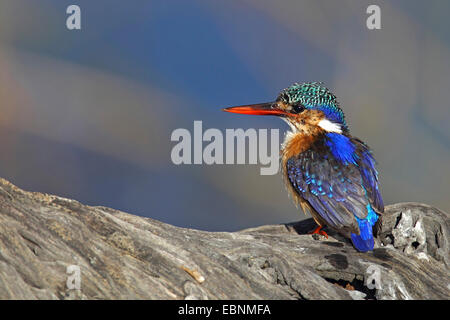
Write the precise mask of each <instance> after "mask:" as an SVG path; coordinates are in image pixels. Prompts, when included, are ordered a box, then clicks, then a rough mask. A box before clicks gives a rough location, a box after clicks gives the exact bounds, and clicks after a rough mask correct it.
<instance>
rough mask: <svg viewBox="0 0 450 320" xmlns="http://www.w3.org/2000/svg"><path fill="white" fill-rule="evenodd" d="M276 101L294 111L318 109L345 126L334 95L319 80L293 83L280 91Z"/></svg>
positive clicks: (342, 113)
mask: <svg viewBox="0 0 450 320" xmlns="http://www.w3.org/2000/svg"><path fill="white" fill-rule="evenodd" d="M277 101H281V102H283V103H284V104H287V105H290V106H291V107H292V111H294V112H295V111H296V110H298V112H301V111H302V110H304V109H314V110H320V111H322V112H323V113H324V114H325V116H326V117H327V118H328V119H329V120H330V121H333V122H336V123H339V124H341V125H342V126H343V127H344V128H347V124H346V122H345V117H344V112H342V110H341V108H340V107H339V102H338V101H337V99H336V96H335V95H334V94H333V93H332V92H331V91H330V90H329V89H328V88H326V87H324V86H323V85H322V83H320V82H306V83H294V84H293V85H291V86H290V87H288V88H286V89H284V90H282V91H281V92H280V94H279V95H278V98H277Z"/></svg>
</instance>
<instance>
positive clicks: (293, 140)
mask: <svg viewBox="0 0 450 320" xmlns="http://www.w3.org/2000/svg"><path fill="white" fill-rule="evenodd" d="M323 117H324V115H323V113H322V112H321V111H317V110H305V111H304V112H302V113H300V114H298V115H296V116H295V117H293V118H292V120H293V124H294V125H295V127H296V128H297V129H298V131H297V132H295V133H289V134H288V135H287V136H286V140H285V141H284V143H283V148H282V150H281V152H280V153H281V166H282V170H283V179H284V182H285V186H286V189H287V190H288V191H289V193H290V194H291V196H292V199H293V200H294V202H295V204H296V205H298V204H300V206H301V207H302V210H303V212H305V213H306V212H310V213H311V215H312V216H314V213H313V212H312V211H314V209H312V208H311V206H310V205H309V203H308V202H307V201H306V200H304V199H303V198H302V197H301V195H299V194H298V193H297V191H295V189H294V188H293V187H292V185H291V182H290V181H289V178H288V176H287V172H286V162H287V161H288V160H289V159H290V158H291V157H294V156H297V155H299V154H300V153H302V152H304V151H306V150H308V149H309V148H310V147H311V145H312V144H313V143H314V141H315V140H316V139H317V138H318V137H319V136H320V134H322V133H323V129H322V128H320V127H319V126H318V125H317V124H318V123H319V121H320V120H322V119H323ZM315 220H316V219H315ZM316 222H317V223H318V224H319V222H318V221H317V220H316Z"/></svg>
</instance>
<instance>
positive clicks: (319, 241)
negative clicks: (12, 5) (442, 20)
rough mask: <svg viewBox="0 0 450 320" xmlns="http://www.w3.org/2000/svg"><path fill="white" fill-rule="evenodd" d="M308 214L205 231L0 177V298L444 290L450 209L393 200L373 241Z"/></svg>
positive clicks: (395, 294)
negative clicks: (357, 244)
mask: <svg viewBox="0 0 450 320" xmlns="http://www.w3.org/2000/svg"><path fill="white" fill-rule="evenodd" d="M314 226H315V224H314V222H313V221H312V220H311V219H308V220H305V221H301V222H298V223H290V224H280V225H271V226H261V227H257V228H252V229H246V230H242V231H239V232H232V233H228V232H205V231H199V230H192V229H185V228H178V227H174V226H171V225H168V224H165V223H162V222H159V221H156V220H153V219H148V218H142V217H138V216H134V215H130V214H127V213H124V212H121V211H117V210H113V209H110V208H105V207H89V206H85V205H82V204H81V203H79V202H77V201H74V200H69V199H64V198H61V197H57V196H53V195H47V194H41V193H31V192H26V191H23V190H20V189H19V188H17V187H15V186H13V185H12V184H10V183H9V182H7V181H6V180H0V299H449V298H450V289H449V286H450V284H449V269H448V268H449V260H448V251H449V243H448V241H449V237H448V236H449V217H448V214H446V213H444V212H442V211H440V210H438V209H435V208H433V207H430V206H427V205H424V204H418V203H399V204H395V205H391V206H388V207H387V208H386V213H385V214H384V216H383V221H382V222H381V223H379V224H378V230H377V231H378V239H377V240H376V249H375V250H374V251H373V252H370V253H359V252H357V251H356V250H355V249H354V248H353V247H352V245H351V243H350V242H349V241H348V240H346V239H343V238H341V237H340V236H339V235H337V234H334V233H333V232H331V231H329V236H330V237H329V239H324V238H323V237H319V236H316V235H314V236H311V235H308V234H306V233H307V232H308V231H310V230H312V229H313V228H314ZM70 265H77V266H79V267H80V270H81V288H80V289H79V290H73V289H68V288H67V285H66V282H67V278H68V276H70V274H68V273H67V267H68V266H70ZM368 282H371V283H372V286H369V287H371V288H368V286H367V284H368ZM372 287H373V288H372Z"/></svg>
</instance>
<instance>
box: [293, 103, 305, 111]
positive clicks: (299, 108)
mask: <svg viewBox="0 0 450 320" xmlns="http://www.w3.org/2000/svg"><path fill="white" fill-rule="evenodd" d="M303 110H305V107H304V106H303V105H302V104H300V103H298V104H294V105H293V106H292V110H291V112H292V113H300V112H302V111H303Z"/></svg>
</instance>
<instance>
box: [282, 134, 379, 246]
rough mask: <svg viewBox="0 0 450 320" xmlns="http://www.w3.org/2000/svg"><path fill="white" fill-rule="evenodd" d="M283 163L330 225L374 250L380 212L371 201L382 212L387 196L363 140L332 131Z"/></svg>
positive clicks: (292, 180)
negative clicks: (384, 194) (381, 187)
mask: <svg viewBox="0 0 450 320" xmlns="http://www.w3.org/2000/svg"><path fill="white" fill-rule="evenodd" d="M285 165H286V174H287V177H288V179H289V181H290V183H291V185H292V186H293V188H294V190H296V191H297V193H298V194H299V195H300V196H301V197H302V198H303V199H304V200H306V201H307V202H308V203H309V204H310V206H311V207H312V208H313V209H314V210H315V211H316V212H317V213H318V215H319V216H320V217H321V218H322V219H323V221H324V222H325V223H326V224H327V225H328V226H330V227H332V228H334V229H337V230H348V231H350V232H351V238H352V241H353V243H354V244H355V247H356V248H357V249H358V250H360V251H367V250H372V248H373V235H372V226H373V224H374V223H375V222H376V219H377V217H378V216H377V214H376V213H375V212H374V210H373V209H372V206H373V207H374V208H376V209H377V211H378V212H383V201H382V199H381V195H380V192H379V190H378V177H377V172H376V169H375V160H374V158H373V156H372V154H371V152H370V150H369V148H368V147H367V146H366V145H365V144H364V143H363V142H361V141H360V140H358V139H355V138H350V137H348V136H344V135H340V134H328V135H327V137H325V139H324V140H323V141H322V143H317V144H315V145H313V146H312V147H311V148H310V149H308V150H307V151H304V152H303V153H301V154H299V155H297V156H294V157H291V158H290V159H288V160H287V162H286V164H285Z"/></svg>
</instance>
